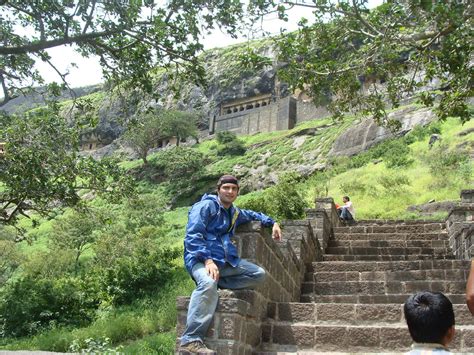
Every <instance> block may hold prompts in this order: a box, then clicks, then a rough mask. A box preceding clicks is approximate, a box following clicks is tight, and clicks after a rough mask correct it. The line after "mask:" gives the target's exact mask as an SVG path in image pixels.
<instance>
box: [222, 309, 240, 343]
mask: <svg viewBox="0 0 474 355" xmlns="http://www.w3.org/2000/svg"><path fill="white" fill-rule="evenodd" d="M217 316H218V317H219V330H218V333H217V337H218V338H219V339H233V340H237V341H240V340H241V331H242V323H243V322H242V321H243V317H242V316H239V315H223V314H217Z"/></svg>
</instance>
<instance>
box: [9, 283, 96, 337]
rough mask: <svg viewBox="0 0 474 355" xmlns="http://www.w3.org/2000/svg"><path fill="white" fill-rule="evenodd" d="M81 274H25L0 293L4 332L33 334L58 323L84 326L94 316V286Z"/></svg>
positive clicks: (13, 334) (22, 334) (17, 334)
mask: <svg viewBox="0 0 474 355" xmlns="http://www.w3.org/2000/svg"><path fill="white" fill-rule="evenodd" d="M90 286H91V285H90V284H89V283H88V282H86V281H84V280H81V279H79V278H73V277H64V278H59V279H54V280H53V279H44V278H40V279H38V278H36V277H34V276H26V277H23V278H21V279H18V280H16V281H15V282H12V283H10V284H8V285H7V286H5V287H4V288H3V289H2V292H1V294H0V296H1V297H0V322H1V324H2V329H3V335H4V336H13V337H15V336H26V335H32V334H34V333H36V332H38V331H40V330H42V329H45V328H53V327H56V326H57V325H72V326H81V325H84V324H86V323H88V322H90V321H91V320H92V319H93V316H94V311H95V309H96V308H97V305H98V302H97V299H96V298H95V294H96V293H95V290H94V289H93V288H92V287H90Z"/></svg>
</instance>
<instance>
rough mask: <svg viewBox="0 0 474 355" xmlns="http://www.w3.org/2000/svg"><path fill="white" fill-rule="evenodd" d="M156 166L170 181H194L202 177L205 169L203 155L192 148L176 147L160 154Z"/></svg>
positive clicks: (156, 157)
mask: <svg viewBox="0 0 474 355" xmlns="http://www.w3.org/2000/svg"><path fill="white" fill-rule="evenodd" d="M154 160H155V165H156V167H157V168H158V169H161V170H162V171H163V173H164V175H165V176H166V178H168V179H170V180H174V179H186V180H189V179H191V180H193V179H196V178H197V177H199V176H200V174H201V173H202V171H203V170H204V167H205V159H204V156H203V154H201V153H200V152H198V151H197V150H195V149H192V148H183V147H176V148H174V149H167V150H164V151H161V152H159V153H158V154H157V155H156V156H155V158H154Z"/></svg>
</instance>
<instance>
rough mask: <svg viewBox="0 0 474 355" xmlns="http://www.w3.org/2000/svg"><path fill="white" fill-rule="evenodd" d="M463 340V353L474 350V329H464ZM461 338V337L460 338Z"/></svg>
mask: <svg viewBox="0 0 474 355" xmlns="http://www.w3.org/2000/svg"><path fill="white" fill-rule="evenodd" d="M461 337H462V339H463V345H464V347H463V351H472V350H474V329H463V331H462V333H461ZM458 338H460V337H458Z"/></svg>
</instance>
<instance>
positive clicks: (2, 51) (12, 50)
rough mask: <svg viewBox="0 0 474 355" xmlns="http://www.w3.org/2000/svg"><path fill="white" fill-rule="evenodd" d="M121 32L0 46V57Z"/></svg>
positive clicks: (92, 33)
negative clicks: (14, 45)
mask: <svg viewBox="0 0 474 355" xmlns="http://www.w3.org/2000/svg"><path fill="white" fill-rule="evenodd" d="M121 31H122V29H115V30H109V31H102V32H91V33H87V34H81V35H78V36H74V37H67V38H66V37H63V38H57V39H53V40H49V41H38V42H33V43H29V44H25V45H22V46H16V47H5V46H1V47H0V55H10V54H26V53H32V52H38V51H41V50H43V49H48V48H53V47H57V46H62V45H64V44H72V43H83V42H89V41H91V40H94V39H97V38H101V37H107V36H110V35H113V34H117V33H120V32H121Z"/></svg>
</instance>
